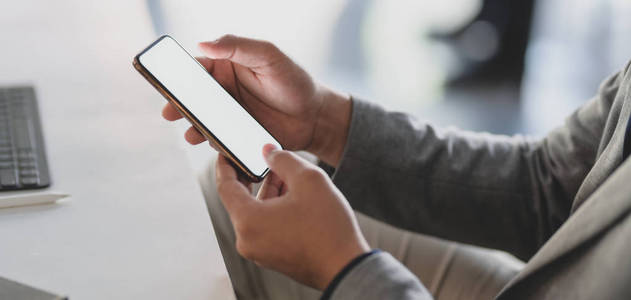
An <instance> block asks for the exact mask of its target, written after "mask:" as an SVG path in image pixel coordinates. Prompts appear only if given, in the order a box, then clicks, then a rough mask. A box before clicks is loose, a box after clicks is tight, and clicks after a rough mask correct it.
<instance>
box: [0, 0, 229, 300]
mask: <svg viewBox="0 0 631 300" xmlns="http://www.w3.org/2000/svg"><path fill="white" fill-rule="evenodd" d="M150 24H151V23H150V19H149V15H148V13H147V10H146V7H145V1H85V0H74V1H34V0H26V1H25V0H21V1H10V2H9V1H7V3H4V4H3V5H2V9H0V41H1V43H0V45H1V46H0V85H9V84H14V83H31V84H34V85H35V87H36V92H37V94H38V99H39V106H40V111H41V115H42V122H43V125H44V138H45V140H46V146H47V149H46V150H47V154H48V161H49V164H50V169H51V176H52V180H53V186H52V187H51V189H53V190H56V191H61V192H66V193H70V194H71V195H72V197H71V198H69V199H67V200H64V201H63V202H61V203H58V204H55V205H46V206H38V207H22V208H11V209H2V210H0V276H4V277H7V278H11V279H13V280H17V281H21V282H23V283H26V284H30V285H33V286H36V287H39V288H43V289H46V290H49V291H51V292H55V293H59V294H66V295H69V296H70V298H71V299H234V295H233V294H232V289H231V286H230V281H229V279H228V276H227V273H226V270H225V266H224V264H223V260H222V258H221V255H220V252H219V249H218V246H217V242H216V239H215V236H214V233H213V230H212V225H211V222H210V219H209V217H208V213H207V211H206V206H205V204H204V201H203V197H202V195H201V192H200V189H199V186H198V184H197V181H196V178H195V176H194V174H193V172H192V170H191V168H190V167H189V164H188V163H187V159H186V157H185V154H184V151H183V149H182V147H181V145H180V144H179V143H178V142H177V139H180V138H181V136H180V135H179V134H176V131H175V130H174V129H173V128H172V127H171V126H170V125H169V124H168V123H167V122H165V121H163V120H162V119H161V117H160V108H161V106H162V105H163V104H164V101H163V100H162V99H161V96H159V95H158V93H157V92H155V91H154V90H153V88H152V87H150V85H149V84H147V83H146V82H144V79H143V78H142V77H141V76H139V75H138V74H136V71H135V70H134V69H133V68H132V65H131V61H132V57H133V56H134V55H135V54H136V53H137V52H138V51H139V50H141V48H143V47H144V46H146V45H148V43H149V42H151V41H152V39H154V38H155V36H154V34H153V32H152V31H151V26H150Z"/></svg>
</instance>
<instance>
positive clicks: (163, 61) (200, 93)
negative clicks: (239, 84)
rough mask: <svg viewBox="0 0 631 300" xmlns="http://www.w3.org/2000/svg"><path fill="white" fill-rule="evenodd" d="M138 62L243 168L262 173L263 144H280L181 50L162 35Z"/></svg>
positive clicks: (258, 174)
mask: <svg viewBox="0 0 631 300" xmlns="http://www.w3.org/2000/svg"><path fill="white" fill-rule="evenodd" d="M138 60H139V61H140V64H141V65H142V66H144V67H145V68H146V69H147V70H148V71H149V73H151V74H152V75H153V76H154V77H155V78H156V79H157V80H158V81H159V82H160V83H161V84H162V85H163V86H164V87H165V88H166V89H167V90H168V91H169V92H170V93H171V94H172V95H173V96H174V97H175V98H176V99H177V100H178V101H180V102H181V103H182V105H184V106H185V107H186V108H187V109H188V110H189V111H190V112H191V113H192V114H193V115H194V116H195V117H196V118H197V119H198V120H199V121H200V122H201V123H202V124H203V125H204V126H205V127H206V129H208V130H209V131H210V132H211V133H212V134H214V135H215V137H216V138H217V139H218V140H219V141H220V142H221V143H223V144H224V146H225V147H226V148H227V149H228V150H229V151H230V152H232V154H234V156H236V157H237V159H239V160H240V161H241V163H243V164H244V165H245V167H246V168H248V169H249V170H250V171H251V172H252V173H254V174H255V175H257V176H262V175H263V174H264V173H265V171H266V170H267V164H266V163H265V160H264V159H263V154H262V149H263V145H265V144H273V145H275V146H276V147H277V149H280V148H281V146H280V144H279V143H278V142H277V141H276V139H274V137H272V136H271V135H270V134H269V133H268V132H267V131H266V130H265V129H264V128H263V127H262V126H261V125H260V124H259V123H258V122H257V121H256V120H255V119H254V118H253V117H252V116H250V114H249V113H248V112H247V111H246V110H245V109H244V108H243V107H241V105H239V103H237V101H236V100H235V99H234V98H232V96H230V94H228V92H226V90H224V88H223V87H221V85H219V83H217V81H215V79H214V78H213V77H212V76H210V74H208V72H207V71H206V70H205V69H204V68H203V67H202V66H201V65H199V63H197V61H195V59H194V58H193V57H192V56H190V55H189V54H188V52H186V50H184V48H182V47H181V46H180V45H179V44H178V43H177V42H176V41H175V40H173V39H172V38H170V37H168V36H165V37H163V38H162V39H161V40H160V41H158V42H157V44H155V45H154V46H153V47H151V48H150V49H149V50H147V51H145V52H144V53H143V54H141V55H140V57H139V58H138Z"/></svg>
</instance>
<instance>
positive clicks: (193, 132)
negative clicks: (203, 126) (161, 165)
mask: <svg viewBox="0 0 631 300" xmlns="http://www.w3.org/2000/svg"><path fill="white" fill-rule="evenodd" d="M184 139H186V141H187V142H189V144H191V145H197V144H199V143H202V142H204V141H205V140H206V138H205V137H204V136H203V135H202V134H201V133H199V131H197V129H195V127H192V126H191V127H189V128H188V129H187V130H186V132H184Z"/></svg>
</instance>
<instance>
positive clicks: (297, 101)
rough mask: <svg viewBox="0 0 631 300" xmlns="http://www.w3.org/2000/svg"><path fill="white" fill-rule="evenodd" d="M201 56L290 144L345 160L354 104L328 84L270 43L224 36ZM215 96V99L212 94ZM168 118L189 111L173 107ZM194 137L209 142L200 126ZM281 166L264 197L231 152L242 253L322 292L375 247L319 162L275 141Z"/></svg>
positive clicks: (228, 191) (227, 193)
mask: <svg viewBox="0 0 631 300" xmlns="http://www.w3.org/2000/svg"><path fill="white" fill-rule="evenodd" d="M199 48H200V50H201V51H202V53H203V54H204V55H205V56H204V57H198V58H197V60H198V61H199V62H200V63H201V64H202V65H203V66H204V67H205V68H206V69H207V70H208V72H209V73H210V74H211V75H212V76H213V77H214V78H215V79H216V80H217V81H218V82H219V83H220V84H221V85H222V86H223V87H224V88H225V89H226V90H227V91H228V92H229V93H230V94H231V95H232V96H234V97H235V99H237V101H239V103H240V104H241V105H242V106H243V107H244V108H245V109H246V110H247V111H248V112H249V113H250V114H251V115H252V116H253V117H254V118H256V119H257V120H258V121H259V122H260V123H261V124H262V125H263V126H265V128H267V129H268V130H269V131H270V132H271V133H272V135H274V137H276V139H277V140H278V141H279V142H280V143H281V144H282V145H283V148H284V149H287V150H306V151H309V152H311V153H313V154H315V155H316V156H318V158H320V159H321V160H322V161H324V162H326V163H328V164H330V165H332V166H337V165H338V164H339V161H340V159H341V157H342V152H343V150H344V145H345V144H346V139H347V136H348V128H349V124H350V116H351V101H350V98H349V97H348V96H344V95H341V94H338V93H336V92H333V91H331V90H330V89H328V88H326V87H323V86H321V85H318V84H316V83H315V82H314V80H313V79H312V78H311V76H309V74H308V73H307V72H305V71H304V70H303V69H302V68H301V67H300V66H298V65H297V64H296V63H294V62H293V61H292V60H291V59H290V58H289V57H288V56H286V55H285V54H284V53H282V52H281V51H280V50H279V49H278V48H277V47H276V46H274V45H273V44H271V43H269V42H266V41H259V40H253V39H247V38H242V37H237V36H233V35H227V36H223V37H221V38H220V39H218V40H216V41H213V42H203V43H200V44H199ZM209 101H212V99H209ZM162 115H163V116H164V118H165V119H167V120H170V121H174V120H178V119H180V118H182V116H181V115H180V113H179V112H178V111H177V110H176V109H175V108H174V107H173V106H171V105H170V104H167V105H166V106H165V107H164V109H163V111H162ZM185 139H186V140H187V141H188V142H189V143H191V144H199V143H202V142H204V141H206V139H205V138H204V137H203V136H202V135H201V134H200V133H199V132H198V131H197V130H196V129H194V128H193V127H191V128H189V129H188V130H187V131H186V133H185ZM262 155H263V156H264V157H265V160H266V161H267V163H268V166H269V168H270V170H271V171H272V172H270V174H269V175H268V176H267V177H266V178H265V180H264V181H263V184H262V186H261V189H260V190H259V193H258V195H256V196H254V195H252V193H251V188H250V183H248V182H245V181H243V180H242V179H240V178H239V176H238V174H237V172H236V171H235V170H234V169H233V167H232V166H231V165H230V164H229V163H228V161H227V159H226V158H225V157H223V156H222V155H220V156H219V159H218V161H217V166H216V175H217V176H216V178H217V179H216V180H217V190H218V192H219V196H220V198H221V200H222V202H223V204H224V206H225V207H226V210H227V211H228V214H229V215H230V219H231V221H232V224H233V227H234V229H235V233H236V248H237V251H238V252H239V253H240V254H241V255H242V256H243V257H245V258H247V259H250V260H252V261H254V262H256V263H257V264H259V265H261V266H265V267H267V268H271V269H274V270H277V271H279V272H282V273H284V274H286V275H288V276H290V277H292V278H294V279H295V280H297V281H299V282H302V283H304V284H306V285H309V286H311V287H314V288H317V289H324V288H325V287H326V286H327V285H328V284H329V282H330V281H331V280H332V279H333V277H334V276H335V275H336V274H337V273H338V272H339V271H340V270H341V269H342V268H343V267H344V266H345V265H346V264H348V263H349V262H350V260H352V259H353V258H355V257H357V256H358V255H360V254H362V253H365V252H367V251H369V250H370V248H369V247H368V244H367V243H366V240H365V239H364V237H363V235H362V234H361V232H360V230H359V227H358V225H357V220H356V219H355V216H354V214H353V211H352V209H351V208H350V206H349V204H348V202H347V201H346V199H345V198H344V195H342V193H341V192H340V191H339V190H338V189H337V188H336V187H335V185H334V184H333V183H332V182H331V180H330V178H329V177H328V176H327V175H326V174H325V173H324V172H323V171H322V170H321V169H319V168H318V167H316V166H314V165H313V164H310V163H308V162H307V161H305V160H303V159H301V158H300V157H298V156H296V155H295V154H293V153H291V152H289V151H285V150H278V149H274V146H272V145H266V146H265V147H264V149H263V153H262Z"/></svg>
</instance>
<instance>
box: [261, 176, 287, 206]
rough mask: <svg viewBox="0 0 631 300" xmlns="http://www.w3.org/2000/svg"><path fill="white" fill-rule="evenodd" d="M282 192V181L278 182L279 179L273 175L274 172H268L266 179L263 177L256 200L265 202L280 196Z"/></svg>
mask: <svg viewBox="0 0 631 300" xmlns="http://www.w3.org/2000/svg"><path fill="white" fill-rule="evenodd" d="M282 190H283V181H282V180H280V177H278V176H277V175H276V174H274V172H270V173H269V174H268V175H267V177H265V180H264V181H263V184H262V185H261V188H260V189H259V193H258V195H257V196H256V198H257V199H259V200H265V199H269V198H273V197H278V196H281V195H282V193H281V192H282Z"/></svg>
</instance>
